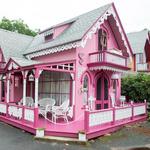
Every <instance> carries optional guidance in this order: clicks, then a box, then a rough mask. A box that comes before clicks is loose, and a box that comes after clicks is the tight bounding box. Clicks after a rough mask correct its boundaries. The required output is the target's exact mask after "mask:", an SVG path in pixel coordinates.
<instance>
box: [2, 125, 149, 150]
mask: <svg viewBox="0 0 150 150" xmlns="http://www.w3.org/2000/svg"><path fill="white" fill-rule="evenodd" d="M138 147H141V148H142V150H149V149H150V122H144V123H141V124H135V125H133V126H126V127H124V128H122V129H121V130H119V131H117V132H115V133H112V134H108V135H105V136H103V137H100V138H97V139H94V140H90V141H89V142H87V144H86V145H81V144H77V143H69V142H68V143H67V142H56V141H38V140H35V139H34V136H33V135H31V134H30V133H27V132H25V131H22V130H20V129H17V128H14V127H12V126H9V125H7V124H5V123H3V122H0V150H52V149H55V150H76V149H80V150H85V149H86V150H127V149H128V150H129V149H130V150H131V148H136V149H134V150H141V149H139V148H138ZM146 147H147V148H146ZM148 147H149V148H148ZM137 148H138V149H137Z"/></svg>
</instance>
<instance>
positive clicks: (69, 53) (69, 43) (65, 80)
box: [0, 3, 146, 140]
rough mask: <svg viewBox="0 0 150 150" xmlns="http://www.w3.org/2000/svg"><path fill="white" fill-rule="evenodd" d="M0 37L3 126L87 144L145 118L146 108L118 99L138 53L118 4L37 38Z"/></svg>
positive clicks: (0, 117)
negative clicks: (122, 74)
mask: <svg viewBox="0 0 150 150" xmlns="http://www.w3.org/2000/svg"><path fill="white" fill-rule="evenodd" d="M4 36H6V37H5V39H4V38H3V37H4ZM1 37H2V38H1ZM0 38H1V39H0V44H1V62H2V64H3V65H2V66H1V84H0V85H1V102H0V120H1V121H4V122H7V123H9V124H12V125H14V126H16V127H19V128H21V129H24V130H26V131H28V132H31V133H33V134H35V133H36V131H37V132H40V131H41V130H42V129H43V128H44V129H43V130H45V131H44V135H47V136H63V137H72V138H77V137H78V134H79V139H80V140H86V139H91V138H94V137H97V136H100V135H103V134H105V133H108V132H111V131H114V130H116V129H117V128H118V127H121V126H122V125H124V124H127V123H131V122H136V121H140V120H144V119H146V103H142V104H132V105H130V104H128V106H126V105H124V103H123V102H122V101H124V97H121V99H120V96H121V80H120V76H121V73H126V72H127V71H129V70H130V68H129V65H130V66H131V65H132V64H133V62H132V56H133V54H132V50H131V48H130V45H129V43H128V40H127V37H126V34H125V32H124V29H123V27H122V25H121V22H120V19H119V16H118V14H117V12H116V9H115V6H114V4H113V3H112V4H108V5H105V6H103V7H100V8H98V9H95V10H93V11H90V12H88V13H85V14H83V15H80V16H78V17H75V18H73V19H71V20H68V21H65V22H63V23H61V24H58V25H55V26H53V27H51V28H49V29H46V30H44V31H42V32H40V33H39V34H38V35H37V36H35V37H34V38H33V37H29V36H25V35H20V34H17V33H12V32H9V31H5V30H0ZM33 99H34V100H33ZM121 100H122V101H121ZM22 103H23V104H22ZM53 105H55V106H53ZM115 106H117V107H115ZM61 118H62V119H61ZM63 119H64V120H63ZM68 120H69V123H66V122H68ZM39 128H40V130H38V129H39ZM41 128H42V129H41ZM82 134H84V135H85V134H86V137H85V136H84V135H83V136H81V135H82Z"/></svg>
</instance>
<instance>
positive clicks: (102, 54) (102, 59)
mask: <svg viewBox="0 0 150 150" xmlns="http://www.w3.org/2000/svg"><path fill="white" fill-rule="evenodd" d="M101 66H105V67H111V68H116V69H119V70H128V69H129V68H128V65H127V57H125V56H122V55H121V54H117V53H115V52H111V51H107V50H105V51H99V52H94V53H90V54H89V63H88V67H89V68H90V67H91V68H93V67H95V68H98V67H101Z"/></svg>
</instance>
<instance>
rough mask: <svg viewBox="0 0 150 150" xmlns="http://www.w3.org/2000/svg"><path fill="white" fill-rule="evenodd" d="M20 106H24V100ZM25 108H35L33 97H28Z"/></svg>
mask: <svg viewBox="0 0 150 150" xmlns="http://www.w3.org/2000/svg"><path fill="white" fill-rule="evenodd" d="M18 104H19V105H22V104H23V98H22V99H21V100H20V102H19V103H18ZM25 106H28V107H32V106H34V100H33V98H32V97H26V104H25Z"/></svg>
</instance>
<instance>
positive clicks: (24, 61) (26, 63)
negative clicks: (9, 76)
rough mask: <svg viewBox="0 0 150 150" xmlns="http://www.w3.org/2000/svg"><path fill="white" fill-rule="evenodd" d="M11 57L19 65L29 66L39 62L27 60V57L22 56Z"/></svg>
mask: <svg viewBox="0 0 150 150" xmlns="http://www.w3.org/2000/svg"><path fill="white" fill-rule="evenodd" d="M11 59H13V60H14V61H15V62H16V63H17V64H18V65H19V66H21V67H25V66H31V65H36V64H39V63H41V62H39V61H35V60H28V59H26V58H22V57H11Z"/></svg>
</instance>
